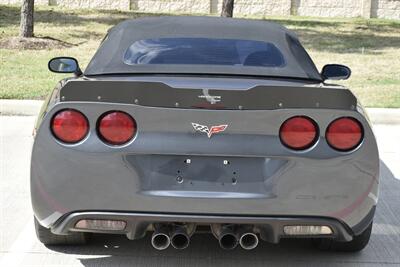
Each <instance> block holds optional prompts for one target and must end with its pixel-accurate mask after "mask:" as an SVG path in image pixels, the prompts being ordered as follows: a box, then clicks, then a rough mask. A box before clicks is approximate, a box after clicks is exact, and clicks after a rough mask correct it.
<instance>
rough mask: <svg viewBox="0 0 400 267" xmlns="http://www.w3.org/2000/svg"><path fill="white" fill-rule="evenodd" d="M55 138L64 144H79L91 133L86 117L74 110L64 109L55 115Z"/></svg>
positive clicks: (52, 125) (53, 127)
mask: <svg viewBox="0 0 400 267" xmlns="http://www.w3.org/2000/svg"><path fill="white" fill-rule="evenodd" d="M51 130H52V132H53V134H54V136H55V137H56V138H57V139H59V140H60V141H62V142H64V143H77V142H79V141H81V140H82V139H83V138H84V137H85V136H86V135H87V133H88V131H89V123H88V120H87V119H86V117H85V115H83V114H82V113H81V112H79V111H77V110H74V109H64V110H61V111H59V112H58V113H57V114H56V115H54V117H53V119H52V122H51Z"/></svg>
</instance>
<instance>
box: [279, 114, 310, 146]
mask: <svg viewBox="0 0 400 267" xmlns="http://www.w3.org/2000/svg"><path fill="white" fill-rule="evenodd" d="M279 137H280V139H281V142H282V144H284V145H285V146H287V147H289V148H291V149H294V150H304V149H307V148H309V147H311V146H312V145H313V144H315V142H316V141H317V139H318V126H317V124H316V123H315V122H314V121H313V120H312V119H310V118H308V117H306V116H296V117H292V118H290V119H288V120H286V121H285V122H284V123H283V124H282V126H281V129H280V131H279Z"/></svg>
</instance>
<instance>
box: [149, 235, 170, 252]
mask: <svg viewBox="0 0 400 267" xmlns="http://www.w3.org/2000/svg"><path fill="white" fill-rule="evenodd" d="M170 244H171V240H170V239H169V236H168V235H167V234H165V233H154V234H153V235H152V237H151V245H152V246H153V248H155V249H157V250H164V249H167V248H168V247H169V245H170Z"/></svg>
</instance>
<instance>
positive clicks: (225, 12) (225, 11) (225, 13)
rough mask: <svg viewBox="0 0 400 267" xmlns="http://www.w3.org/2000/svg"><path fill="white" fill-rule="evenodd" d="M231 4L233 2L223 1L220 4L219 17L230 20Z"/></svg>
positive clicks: (231, 14) (229, 0)
mask: <svg viewBox="0 0 400 267" xmlns="http://www.w3.org/2000/svg"><path fill="white" fill-rule="evenodd" d="M233 2H234V0H224V2H223V3H222V11H221V17H229V18H232V16H233Z"/></svg>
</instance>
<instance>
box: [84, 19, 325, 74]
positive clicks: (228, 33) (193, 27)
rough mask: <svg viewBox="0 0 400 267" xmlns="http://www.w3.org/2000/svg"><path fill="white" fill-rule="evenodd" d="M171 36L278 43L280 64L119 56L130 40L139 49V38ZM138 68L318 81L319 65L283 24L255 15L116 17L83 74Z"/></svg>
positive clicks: (136, 71) (127, 71) (131, 71)
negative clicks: (144, 60)
mask: <svg viewBox="0 0 400 267" xmlns="http://www.w3.org/2000/svg"><path fill="white" fill-rule="evenodd" d="M173 38H176V39H178V38H180V39H181V40H206V41H207V40H209V41H210V42H208V43H210V44H211V43H212V42H211V41H212V40H219V41H220V40H222V41H224V40H236V41H237V40H239V42H240V41H242V42H245V41H255V43H261V42H262V44H268V45H270V46H272V47H274V48H277V51H278V52H280V53H281V54H282V55H283V57H284V64H282V65H280V66H267V67H265V66H256V65H250V66H245V65H243V64H242V65H241V64H236V65H229V64H227V65H223V64H190V55H189V59H188V60H189V63H188V62H185V64H157V62H156V63H155V64H129V62H128V63H127V61H126V60H124V58H125V57H126V55H127V53H128V52H129V49H131V46H132V45H133V44H134V48H135V49H136V50H138V49H139V50H140V44H141V43H140V42H142V43H150V45H153V46H154V45H155V43H156V45H158V46H161V45H163V44H162V43H161V42H162V40H174V39H173ZM148 40H150V41H148ZM160 40H161V41H160ZM206 43H207V42H206ZM137 44H139V45H137ZM181 46H182V45H181ZM203 46H204V44H203ZM138 47H139V48H138ZM127 51H128V52H127ZM186 57H188V55H186ZM142 73H148V74H150V73H154V74H202V75H207V74H210V75H212V74H216V75H218V74H219V75H251V76H267V77H293V78H303V79H313V80H321V76H320V74H319V73H318V70H317V69H316V67H315V65H314V63H313V62H312V60H311V59H310V57H309V56H308V54H307V52H306V51H305V50H304V48H303V47H302V45H301V44H300V42H299V41H298V38H297V37H296V35H295V34H294V33H293V32H291V31H289V30H288V29H286V28H285V27H283V26H281V25H279V24H276V23H273V22H266V21H259V20H246V19H232V18H218V17H196V16H167V17H147V18H140V19H134V20H127V21H124V22H121V23H119V24H118V25H116V26H115V27H113V28H112V29H111V30H110V31H109V32H108V35H107V37H106V38H105V39H104V41H103V42H102V44H101V45H100V47H99V49H98V51H97V52H96V54H95V55H94V57H93V58H92V60H91V62H90V63H89V65H88V67H87V68H86V70H85V75H88V76H90V75H102V74H142Z"/></svg>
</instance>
